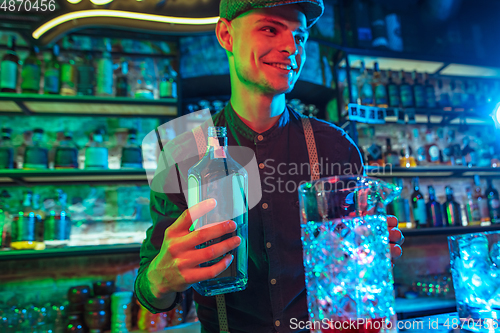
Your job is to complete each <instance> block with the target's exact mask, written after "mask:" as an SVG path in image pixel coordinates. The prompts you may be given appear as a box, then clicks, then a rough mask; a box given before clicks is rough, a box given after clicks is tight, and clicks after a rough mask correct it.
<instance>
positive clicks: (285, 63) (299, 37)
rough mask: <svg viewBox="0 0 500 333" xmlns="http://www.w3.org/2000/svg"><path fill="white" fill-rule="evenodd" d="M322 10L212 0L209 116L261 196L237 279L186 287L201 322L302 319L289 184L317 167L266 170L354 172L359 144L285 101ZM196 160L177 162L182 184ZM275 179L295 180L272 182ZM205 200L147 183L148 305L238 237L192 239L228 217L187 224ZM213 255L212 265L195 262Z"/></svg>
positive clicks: (164, 304)
mask: <svg viewBox="0 0 500 333" xmlns="http://www.w3.org/2000/svg"><path fill="white" fill-rule="evenodd" d="M322 13H323V2H322V0H281V1H277V0H274V1H273V0H222V1H221V4H220V20H219V22H218V23H217V27H216V35H217V38H218V41H219V43H220V45H221V46H222V47H223V48H224V49H225V50H226V53H227V57H228V61H229V69H230V77H231V99H230V103H229V104H228V105H227V106H226V107H225V109H224V110H223V111H222V112H220V113H218V114H216V115H214V116H213V119H212V120H213V123H214V125H215V126H224V127H226V128H227V139H228V145H229V146H242V147H248V148H250V149H252V151H253V152H254V154H255V158H256V160H257V163H258V164H259V172H260V178H261V183H262V199H261V201H260V202H259V204H258V205H257V206H256V207H254V208H252V209H250V210H249V213H248V253H249V257H248V284H247V287H246V289H245V290H243V291H239V292H234V293H229V294H226V295H225V296H224V298H223V299H224V301H223V303H221V302H219V300H220V298H219V299H218V300H217V301H216V299H215V297H203V296H201V295H199V294H197V293H196V292H194V299H195V301H196V305H197V314H198V318H199V320H200V322H201V324H202V332H220V331H229V332H231V333H238V332H249V333H266V332H289V331H291V324H292V323H294V322H306V321H307V320H308V313H307V300H306V289H305V278H304V267H303V263H302V243H301V231H300V221H299V204H298V195H297V186H298V184H299V183H301V182H305V181H309V180H310V179H311V177H312V176H313V175H314V176H315V177H321V176H325V174H324V172H323V171H320V170H319V169H316V168H315V167H311V168H308V169H302V170H307V171H306V172H278V174H276V172H275V170H277V168H279V166H283V165H285V166H286V165H288V166H292V165H303V164H308V163H309V165H315V163H313V161H315V157H316V158H321V159H322V158H324V159H325V160H328V161H329V163H332V164H335V165H336V166H340V168H338V167H337V168H336V169H335V170H337V171H336V174H337V175H341V174H352V173H358V174H359V173H362V172H363V166H362V162H361V157H360V154H359V151H358V149H357V147H356V146H355V144H354V143H353V142H352V140H351V139H350V138H349V137H348V136H347V135H346V134H345V132H343V131H342V130H341V129H340V128H338V127H336V126H334V125H332V124H330V123H327V122H325V121H322V120H318V119H315V118H304V117H302V116H301V115H300V114H299V113H297V112H296V111H294V110H293V109H291V108H290V107H288V106H287V105H286V103H285V93H287V92H289V91H291V90H292V89H293V87H294V85H295V82H296V81H297V79H298V77H299V75H300V72H301V70H302V68H303V66H304V62H305V61H306V52H305V44H306V42H307V39H308V30H309V28H310V27H311V26H312V25H313V24H314V23H315V22H316V21H317V19H318V18H319V17H320V16H321V15H322ZM200 52H203V50H200ZM196 147H197V145H196V141H195V136H194V135H193V134H192V133H184V134H183V135H181V136H179V137H178V138H176V139H175V140H172V141H170V142H169V144H168V145H167V146H166V147H165V149H164V151H166V150H170V151H173V153H172V154H173V155H174V160H176V161H182V160H183V159H182V158H179V156H181V157H182V155H183V154H185V152H187V151H192V150H193V149H196ZM195 162H196V161H192V160H191V161H190V162H186V163H185V164H186V165H187V167H186V166H183V165H181V164H179V166H178V169H177V170H178V171H179V179H180V181H181V182H183V183H184V185H185V183H186V173H187V169H188V168H189V166H191V165H193V164H194V163H195ZM240 164H241V165H245V164H244V163H240ZM284 169H287V168H279V170H284ZM328 176H331V174H328ZM175 179H177V177H176V178H175ZM278 184H294V186H286V187H285V188H284V190H283V191H281V190H280V191H278V190H276V189H277V188H278ZM184 188H185V187H184ZM214 207H215V203H214V202H213V201H212V200H205V201H203V202H201V203H199V204H198V205H195V206H193V207H191V208H190V209H189V210H187V204H186V199H185V196H184V195H183V194H165V193H159V192H155V191H151V215H152V219H153V226H152V227H151V228H150V229H149V230H148V232H147V239H146V240H145V241H144V243H143V246H142V248H141V267H140V269H139V274H138V277H137V280H136V293H137V297H138V298H139V300H140V301H141V303H142V304H143V305H144V306H145V307H147V308H148V309H149V310H150V311H152V312H163V311H166V310H168V309H171V308H173V306H175V304H176V303H177V302H178V301H179V298H180V293H181V292H183V291H185V290H188V289H189V288H190V287H191V286H192V285H193V284H195V283H197V282H200V281H204V280H207V279H210V278H213V277H215V276H217V275H219V274H220V273H221V272H222V271H224V270H225V269H226V268H227V267H228V266H229V264H230V263H231V256H230V255H225V254H226V253H227V252H228V251H230V250H232V249H234V248H236V247H237V246H238V245H239V244H240V239H239V238H238V236H235V237H232V238H229V239H227V240H225V241H222V242H220V243H218V244H215V245H212V246H209V247H206V248H204V249H196V248H195V246H196V245H198V244H201V243H203V242H206V241H209V240H212V239H215V238H217V237H221V236H223V235H225V234H227V233H228V232H232V231H233V230H235V227H236V226H235V224H234V222H232V221H228V222H227V223H221V224H217V225H216V226H214V227H211V228H207V229H203V230H197V231H194V232H189V227H190V226H191V225H192V221H193V220H196V219H198V218H199V217H200V216H202V215H204V214H206V213H208V212H209V211H210V210H212V209H213V208H214ZM388 224H389V229H391V230H390V240H391V242H393V243H401V242H402V239H403V238H402V234H401V232H400V231H399V230H398V229H397V220H396V219H395V218H390V219H388ZM391 253H392V255H393V257H399V256H400V255H401V248H400V247H399V245H397V244H393V245H391ZM224 255H225V256H224ZM221 256H224V258H223V259H222V260H220V261H219V262H217V263H216V264H214V265H212V266H211V267H203V268H202V267H199V264H200V263H203V262H206V261H209V260H212V259H215V258H219V257H221ZM226 314H227V316H226ZM226 324H228V325H226ZM294 331H295V330H294Z"/></svg>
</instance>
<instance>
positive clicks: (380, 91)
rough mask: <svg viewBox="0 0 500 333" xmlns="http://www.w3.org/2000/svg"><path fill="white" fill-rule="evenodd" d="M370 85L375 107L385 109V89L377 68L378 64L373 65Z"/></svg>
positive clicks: (386, 104)
mask: <svg viewBox="0 0 500 333" xmlns="http://www.w3.org/2000/svg"><path fill="white" fill-rule="evenodd" d="M372 85H373V91H374V93H375V105H376V106H378V107H380V108H386V107H387V106H388V101H387V89H386V87H385V84H384V80H383V78H382V73H381V72H380V69H379V67H378V62H375V63H374V64H373V80H372Z"/></svg>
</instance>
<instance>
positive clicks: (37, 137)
mask: <svg viewBox="0 0 500 333" xmlns="http://www.w3.org/2000/svg"><path fill="white" fill-rule="evenodd" d="M31 142H32V143H31V145H29V146H28V147H26V150H25V151H24V164H23V168H24V169H30V170H36V169H47V168H48V167H49V150H48V149H47V148H45V147H44V145H43V129H41V128H35V129H34V130H33V136H32V138H31Z"/></svg>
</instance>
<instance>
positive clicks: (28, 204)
mask: <svg viewBox="0 0 500 333" xmlns="http://www.w3.org/2000/svg"><path fill="white" fill-rule="evenodd" d="M32 198H33V192H32V191H25V192H24V195H23V201H22V204H21V207H20V209H19V213H18V214H17V215H15V216H14V219H13V221H12V242H11V247H12V248H13V249H18V250H23V249H35V248H36V247H37V245H38V244H37V226H39V225H40V223H41V217H40V215H37V214H35V211H34V209H33V205H32Z"/></svg>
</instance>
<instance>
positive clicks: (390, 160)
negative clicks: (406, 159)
mask: <svg viewBox="0 0 500 333" xmlns="http://www.w3.org/2000/svg"><path fill="white" fill-rule="evenodd" d="M385 147H386V149H385V153H384V163H385V165H391V166H394V165H395V166H398V165H399V154H398V153H397V152H396V151H395V150H393V149H392V144H391V138H387V139H385Z"/></svg>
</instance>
